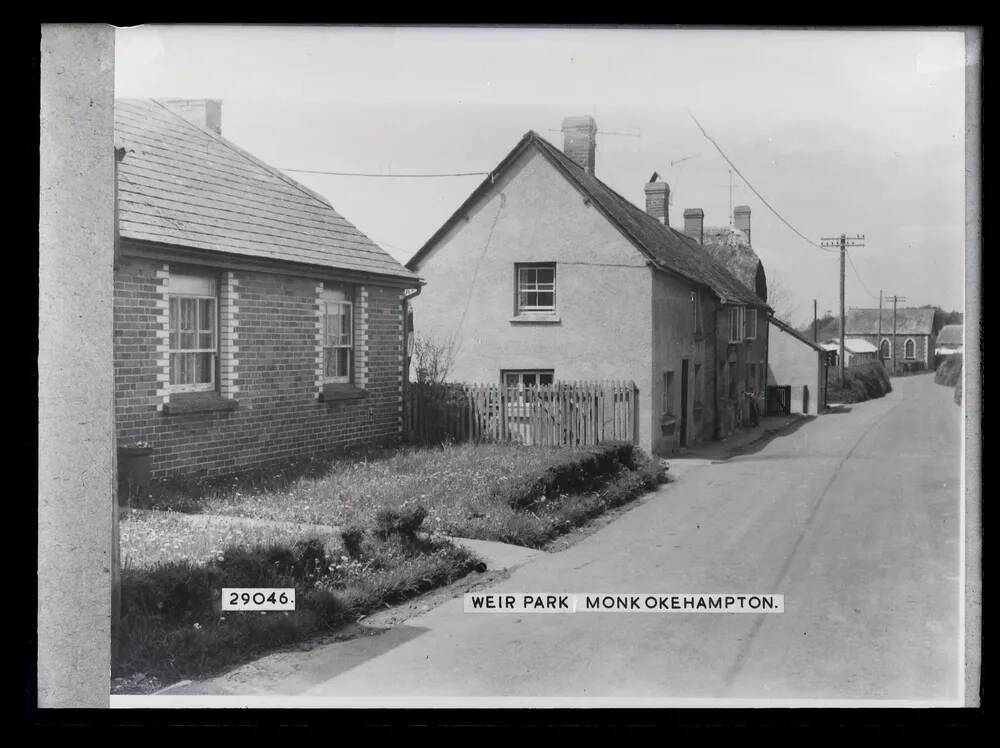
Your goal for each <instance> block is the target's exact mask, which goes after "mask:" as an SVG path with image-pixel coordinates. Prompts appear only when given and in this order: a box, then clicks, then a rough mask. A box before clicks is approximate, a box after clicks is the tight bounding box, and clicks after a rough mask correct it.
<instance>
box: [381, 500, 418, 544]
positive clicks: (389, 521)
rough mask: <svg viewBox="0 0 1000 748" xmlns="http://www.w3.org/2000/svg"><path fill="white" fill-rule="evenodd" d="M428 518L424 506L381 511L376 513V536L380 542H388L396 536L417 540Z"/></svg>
mask: <svg viewBox="0 0 1000 748" xmlns="http://www.w3.org/2000/svg"><path fill="white" fill-rule="evenodd" d="M426 518H427V510H426V509H425V508H424V507H422V506H414V507H411V508H408V509H395V508H385V509H380V510H378V511H377V512H376V513H375V535H376V537H378V538H379V540H388V539H389V538H390V537H391V536H394V535H395V536H399V537H401V538H404V539H407V540H415V539H416V537H417V531H418V530H420V526H421V525H422V524H423V523H424V520H425V519H426Z"/></svg>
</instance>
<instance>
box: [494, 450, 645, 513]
mask: <svg viewBox="0 0 1000 748" xmlns="http://www.w3.org/2000/svg"><path fill="white" fill-rule="evenodd" d="M636 452H637V450H636V448H635V447H634V446H633V445H632V444H630V443H628V442H609V443H606V444H602V445H600V446H597V447H591V448H589V449H587V450H586V451H585V452H584V453H583V454H582V455H581V456H580V457H578V458H576V459H572V460H567V461H566V462H564V463H561V464H558V465H553V466H551V467H549V468H546V470H545V471H544V472H543V473H542V474H541V475H535V476H525V477H523V478H518V479H516V480H514V481H508V482H504V483H499V484H497V485H495V486H494V487H493V488H492V489H491V490H490V492H489V494H488V499H489V500H491V501H497V502H500V503H503V504H506V505H507V506H509V507H511V508H512V509H517V510H524V509H527V508H528V507H531V506H534V505H535V504H537V503H539V502H540V501H541V500H542V499H543V498H546V499H548V498H552V497H554V496H558V495H560V494H568V493H581V492H584V491H591V490H595V489H597V488H600V487H601V486H603V485H604V484H605V483H607V481H608V480H609V479H611V478H612V477H613V476H615V475H616V474H617V473H618V471H619V470H620V469H621V468H623V467H624V468H626V469H629V470H632V469H634V468H635V467H636V459H637V458H636Z"/></svg>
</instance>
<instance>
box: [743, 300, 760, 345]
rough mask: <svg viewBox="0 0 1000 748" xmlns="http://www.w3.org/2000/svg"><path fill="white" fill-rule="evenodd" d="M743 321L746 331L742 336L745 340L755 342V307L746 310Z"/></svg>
mask: <svg viewBox="0 0 1000 748" xmlns="http://www.w3.org/2000/svg"><path fill="white" fill-rule="evenodd" d="M751 320H752V321H751ZM744 321H745V323H746V330H745V331H744V336H745V337H746V339H747V340H756V339H757V309H756V308H755V307H754V308H748V309H747V310H746V318H745V320H744Z"/></svg>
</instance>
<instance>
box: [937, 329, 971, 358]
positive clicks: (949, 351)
mask: <svg viewBox="0 0 1000 748" xmlns="http://www.w3.org/2000/svg"><path fill="white" fill-rule="evenodd" d="M963 334H964V327H963V326H962V325H945V326H944V327H942V328H941V329H940V330H939V331H938V334H937V339H936V342H935V344H934V355H935V356H951V355H953V354H955V353H961V352H962V342H963Z"/></svg>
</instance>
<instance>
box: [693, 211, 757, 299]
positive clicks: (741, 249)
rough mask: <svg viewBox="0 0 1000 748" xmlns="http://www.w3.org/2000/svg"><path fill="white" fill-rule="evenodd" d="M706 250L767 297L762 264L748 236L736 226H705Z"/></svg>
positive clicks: (752, 288)
mask: <svg viewBox="0 0 1000 748" xmlns="http://www.w3.org/2000/svg"><path fill="white" fill-rule="evenodd" d="M703 244H704V246H705V249H706V251H707V252H708V253H709V254H710V255H711V256H712V257H714V258H715V259H716V260H718V261H719V262H721V263H722V264H723V265H725V266H726V267H727V268H728V269H729V272H731V273H732V274H733V275H735V276H736V277H737V278H739V280H740V282H741V283H742V284H743V285H744V286H746V287H747V288H749V289H750V290H751V291H753V292H754V293H755V294H757V295H758V296H760V297H761V298H763V299H765V300H766V299H767V279H766V276H765V275H764V264H763V263H762V262H761V261H760V258H759V257H758V256H757V253H756V252H754V251H753V247H751V246H750V237H748V236H747V235H746V234H745V233H743V232H742V231H740V230H739V229H737V228H733V227H732V226H726V227H723V228H718V227H709V226H706V227H705V229H704V235H703Z"/></svg>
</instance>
